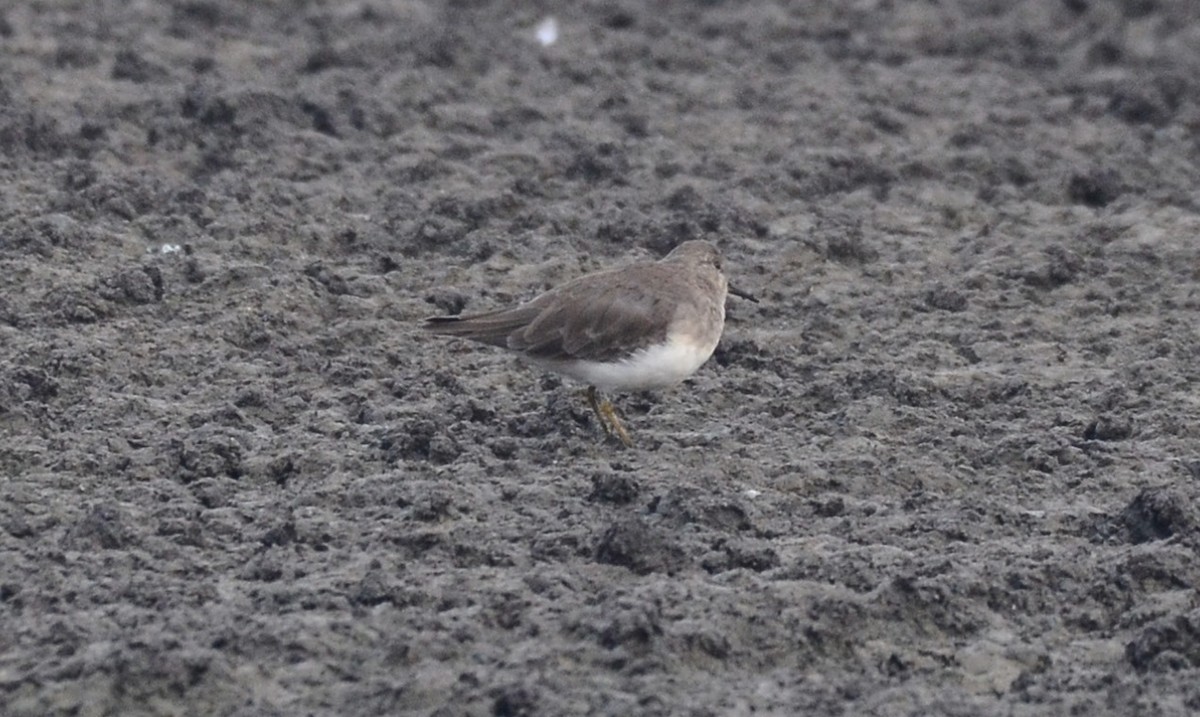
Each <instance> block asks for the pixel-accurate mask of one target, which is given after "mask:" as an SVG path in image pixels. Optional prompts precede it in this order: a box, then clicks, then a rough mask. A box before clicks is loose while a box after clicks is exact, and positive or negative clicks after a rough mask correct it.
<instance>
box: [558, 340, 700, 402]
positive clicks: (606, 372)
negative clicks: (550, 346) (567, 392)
mask: <svg viewBox="0 0 1200 717" xmlns="http://www.w3.org/2000/svg"><path fill="white" fill-rule="evenodd" d="M719 337H720V335H719V334H718V338H719ZM716 348H717V342H716V341H713V342H711V343H710V344H699V343H696V342H695V341H692V340H690V337H686V336H682V335H679V334H676V335H675V336H672V337H670V338H669V339H668V340H667V342H666V343H663V344H659V345H657V346H651V347H650V348H646V349H642V350H641V351H638V352H636V353H634V354H633V355H632V356H630V357H629V358H627V359H624V360H621V361H615V362H612V363H602V362H599V361H570V362H566V361H538V362H536V363H537V364H538V365H540V366H542V367H543V368H546V369H548V370H550V371H554V372H556V373H560V374H562V375H564V376H567V377H568V378H572V379H574V380H576V381H578V382H580V383H583V384H587V385H588V386H595V387H596V388H598V389H600V390H601V391H641V390H645V389H651V388H666V387H668V386H674V385H675V384H677V383H679V382H680V381H682V380H684V379H685V378H687V377H688V376H691V375H692V374H693V373H695V372H696V369H698V368H700V367H701V366H703V365H704V362H705V361H707V360H708V359H709V357H710V356H712V354H713V350H714V349H716Z"/></svg>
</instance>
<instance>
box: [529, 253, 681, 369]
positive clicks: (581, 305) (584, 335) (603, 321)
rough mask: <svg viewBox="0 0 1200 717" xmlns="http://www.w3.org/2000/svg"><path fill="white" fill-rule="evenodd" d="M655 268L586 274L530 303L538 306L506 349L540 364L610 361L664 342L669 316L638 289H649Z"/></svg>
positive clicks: (646, 267) (631, 268)
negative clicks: (538, 361)
mask: <svg viewBox="0 0 1200 717" xmlns="http://www.w3.org/2000/svg"><path fill="white" fill-rule="evenodd" d="M655 269H657V267H655V266H644V265H643V266H634V267H629V268H627V269H623V270H619V271H615V272H604V274H603V275H600V276H596V275H592V276H587V277H583V278H582V279H578V280H576V281H574V282H571V283H568V284H565V285H563V286H562V287H560V288H559V289H556V290H555V291H553V292H550V294H547V295H543V296H540V297H538V298H537V299H535V300H534V301H533V302H532V303H534V304H541V305H542V307H544V308H543V309H542V311H540V312H539V314H538V315H537V318H535V319H534V320H533V321H531V322H530V323H529V325H528V326H526V327H524V328H522V329H520V330H518V331H516V332H514V333H513V334H512V335H511V336H510V337H509V343H508V346H509V348H511V349H513V350H516V351H521V352H522V353H524V354H526V355H527V356H530V357H531V358H536V359H543V360H565V359H584V360H588V361H611V360H614V359H618V358H623V357H625V356H628V355H629V354H631V353H633V352H634V351H636V350H638V349H640V348H644V347H645V346H646V345H647V344H649V343H654V342H659V341H662V340H664V339H665V337H666V334H667V328H668V327H669V324H670V320H671V316H672V312H671V311H669V310H667V311H662V310H660V309H661V308H662V307H656V303H661V301H662V300H659V301H658V302H655V301H653V300H652V301H647V299H648V298H649V297H646V296H644V290H643V289H642V287H643V286H647V285H649V286H655V284H654V283H653V282H652V281H651V282H647V279H651V280H653V279H654V278H656V276H654V274H655V272H654V271H653V270H655ZM647 272H650V273H651V274H652V276H649V277H647V276H645V274H646V273H647ZM643 282H647V283H643ZM658 288H661V286H659V287H658Z"/></svg>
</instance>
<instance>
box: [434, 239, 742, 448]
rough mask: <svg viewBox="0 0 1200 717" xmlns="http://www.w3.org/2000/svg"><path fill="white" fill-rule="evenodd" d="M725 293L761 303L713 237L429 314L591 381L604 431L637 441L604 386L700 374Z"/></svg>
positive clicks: (664, 383) (445, 326)
mask: <svg viewBox="0 0 1200 717" xmlns="http://www.w3.org/2000/svg"><path fill="white" fill-rule="evenodd" d="M727 294H733V295H734V296H738V297H740V298H743V299H746V300H748V301H751V302H753V303H758V299H757V298H755V297H754V296H753V295H752V294H750V293H747V292H745V291H743V290H741V289H738V288H737V287H735V286H732V285H730V283H729V281H728V279H727V278H726V276H725V272H724V266H723V262H722V258H721V253H720V251H718V249H717V248H716V247H715V246H714V245H713V244H711V243H709V242H707V241H703V240H692V241H686V242H683V243H682V244H679V245H678V246H676V247H675V248H674V249H673V250H671V252H670V253H669V254H667V255H666V256H665V257H663V258H662V259H659V260H657V261H643V262H638V263H633V264H628V265H625V266H620V267H616V268H612V269H606V270H602V271H597V272H593V273H590V274H585V275H583V276H580V277H578V278H576V279H573V280H570V281H568V282H566V283H564V284H561V285H559V286H557V287H554V288H552V289H550V290H548V291H546V292H545V293H542V294H540V295H538V296H536V297H534V298H533V299H530V300H529V301H526V302H524V303H521V304H518V305H516V306H511V307H507V308H502V309H497V310H494V311H488V312H485V313H479V314H471V315H465V316H461V315H460V316H434V317H430V318H427V319H425V320H424V324H423V328H424V329H425V330H426V331H429V332H432V333H434V334H441V335H445V336H456V337H459V338H463V339H468V340H470V341H475V342H478V343H481V344H486V345H489V346H495V347H499V348H502V349H506V350H508V351H512V352H514V353H516V354H517V355H519V356H520V357H521V358H523V359H524V360H526V361H527V362H529V363H531V364H533V365H534V366H537V367H539V368H541V369H543V370H547V371H551V372H553V373H557V374H559V375H561V376H565V377H566V378H568V379H571V380H573V381H575V382H578V383H580V384H582V385H584V386H586V387H587V389H586V392H585V396H586V398H587V402H588V405H589V406H590V407H591V409H592V411H593V412H594V413H595V415H596V418H597V420H598V421H599V423H600V426H601V428H602V429H603V430H604V433H605V435H606V436H609V437H611V436H615V437H616V438H617V439H619V440H620V441H621V443H623V444H624V445H625V446H626V447H631V446H632V445H633V440H632V438H631V436H630V434H629V431H628V430H627V429H626V428H625V426H624V425H623V424H622V422H621V419H620V417H619V416H618V415H617V409H616V407H615V406H614V405H613V404H612V401H610V400H609V399H607V398H603V399H602V397H601V396H600V392H603V393H613V392H627V391H641V390H648V389H660V388H668V387H671V386H675V385H677V384H679V383H681V382H682V381H683V380H684V379H686V378H687V377H689V376H691V375H692V374H693V373H695V372H696V371H697V370H698V369H699V368H700V367H701V366H702V365H704V363H705V362H706V361H708V359H709V358H710V357H711V356H712V354H713V351H715V350H716V348H717V343H718V342H719V341H720V339H721V333H722V331H723V330H724V327H725V299H726V296H727Z"/></svg>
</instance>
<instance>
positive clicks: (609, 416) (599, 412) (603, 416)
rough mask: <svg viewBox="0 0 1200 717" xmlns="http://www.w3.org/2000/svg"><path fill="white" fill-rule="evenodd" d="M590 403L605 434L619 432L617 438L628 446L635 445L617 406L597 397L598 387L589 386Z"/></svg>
mask: <svg viewBox="0 0 1200 717" xmlns="http://www.w3.org/2000/svg"><path fill="white" fill-rule="evenodd" d="M587 400H588V405H589V406H591V407H592V411H594V412H595V413H596V418H597V419H599V421H600V427H601V428H603V429H604V435H605V436H611V435H612V434H614V433H615V434H617V438H619V439H621V443H624V444H625V447H626V448H629V447H632V446H633V439H632V438H630V437H629V432H628V431H626V430H625V426H624V425H622V424H621V419H620V418H618V417H617V409H616V406H613V405H612V401H609V400H607V399H606V400H604V401H599V400H597V398H596V387H595V386H588V390H587Z"/></svg>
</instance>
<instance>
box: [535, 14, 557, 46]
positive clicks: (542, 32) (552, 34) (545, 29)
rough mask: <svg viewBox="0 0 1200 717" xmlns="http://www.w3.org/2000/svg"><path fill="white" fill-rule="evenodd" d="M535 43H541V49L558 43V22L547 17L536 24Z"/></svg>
mask: <svg viewBox="0 0 1200 717" xmlns="http://www.w3.org/2000/svg"><path fill="white" fill-rule="evenodd" d="M537 41H538V42H540V43H542V47H549V46H550V45H553V44H554V43H556V42H558V20H555V19H554V18H553V17H547V18H546V19H545V20H542V21H541V22H540V23H538V26H537Z"/></svg>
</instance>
